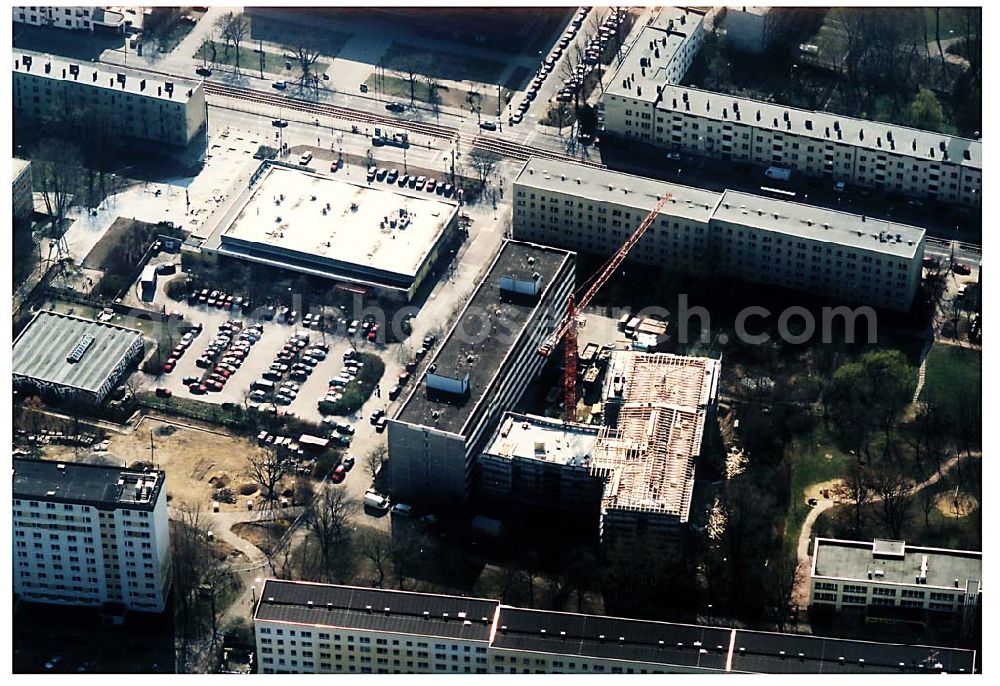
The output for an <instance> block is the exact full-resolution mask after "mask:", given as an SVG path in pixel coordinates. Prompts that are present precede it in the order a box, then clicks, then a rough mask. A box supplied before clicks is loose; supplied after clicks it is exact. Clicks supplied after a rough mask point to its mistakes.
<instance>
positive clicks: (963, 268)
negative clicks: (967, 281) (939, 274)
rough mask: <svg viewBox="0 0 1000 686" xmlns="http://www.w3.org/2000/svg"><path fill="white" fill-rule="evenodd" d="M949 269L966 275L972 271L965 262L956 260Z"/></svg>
mask: <svg viewBox="0 0 1000 686" xmlns="http://www.w3.org/2000/svg"><path fill="white" fill-rule="evenodd" d="M951 270H952V271H953V272H955V273H956V274H962V275H963V276H968V275H969V274H971V273H972V267H970V266H969V265H967V264H962V263H961V262H956V263H955V264H954V265H952V268H951Z"/></svg>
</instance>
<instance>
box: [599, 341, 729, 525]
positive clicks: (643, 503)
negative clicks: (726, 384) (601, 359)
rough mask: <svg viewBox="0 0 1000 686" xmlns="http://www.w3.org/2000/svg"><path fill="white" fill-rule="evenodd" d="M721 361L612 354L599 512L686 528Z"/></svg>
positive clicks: (606, 392) (602, 442)
mask: <svg viewBox="0 0 1000 686" xmlns="http://www.w3.org/2000/svg"><path fill="white" fill-rule="evenodd" d="M719 369H720V364H719V361H718V360H713V359H709V358H701V357H683V356H679V355H666V354H655V353H641V352H635V351H616V352H615V353H613V354H612V358H611V362H610V366H609V371H608V374H607V378H606V381H605V389H604V404H605V416H606V417H608V418H609V422H608V424H607V425H605V426H603V427H602V428H601V429H600V431H599V433H598V436H597V443H596V446H595V449H594V453H593V462H592V464H591V469H592V471H593V472H594V473H595V474H600V475H602V476H605V477H606V478H607V486H606V487H605V490H604V498H603V502H602V506H603V507H602V509H603V510H604V511H605V512H609V511H611V510H619V511H632V512H650V513H658V514H664V515H672V516H674V517H676V518H677V519H678V521H679V522H681V523H683V522H686V521H687V519H688V515H689V512H690V507H691V494H692V491H693V488H694V473H695V462H696V459H697V457H698V455H699V453H700V451H701V439H702V434H703V432H704V428H705V418H706V415H707V414H708V413H709V411H710V410H712V409H713V407H714V402H715V396H716V392H717V388H718V377H719Z"/></svg>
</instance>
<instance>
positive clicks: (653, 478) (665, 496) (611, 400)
mask: <svg viewBox="0 0 1000 686" xmlns="http://www.w3.org/2000/svg"><path fill="white" fill-rule="evenodd" d="M720 368H721V365H720V363H719V361H718V360H713V359H709V358H704V357H684V356H680V355H668V354H657V353H644V352H639V351H634V350H616V351H613V352H612V353H611V357H610V360H609V364H608V371H607V374H606V377H605V382H604V387H603V391H602V397H603V408H604V409H603V412H604V420H603V423H602V425H600V426H597V427H595V426H588V425H582V424H575V423H566V422H561V421H559V420H553V419H548V418H544V417H534V416H531V415H521V414H515V413H507V414H506V415H505V417H504V419H503V420H502V421H501V423H500V428H499V429H498V431H497V433H496V435H495V436H494V437H493V438H492V440H491V441H490V442H489V444H488V445H487V446H486V447H485V449H484V451H483V454H482V455H481V456H480V457H479V465H480V470H479V477H480V479H479V488H478V494H479V496H480V497H481V499H482V505H483V506H484V507H487V508H491V509H494V510H497V509H498V508H499V509H503V510H506V511H508V512H511V513H515V512H517V513H519V512H525V511H535V512H538V511H545V512H548V513H552V514H556V513H570V512H571V513H574V514H576V515H577V516H580V517H582V518H583V520H581V521H587V520H588V517H587V515H588V514H589V515H592V516H593V518H594V520H597V525H598V527H599V531H600V535H601V538H602V540H604V541H606V542H607V541H612V540H623V539H625V540H627V539H629V538H631V537H632V536H636V535H642V536H655V537H657V538H658V540H661V541H663V540H670V539H673V538H675V537H676V535H677V533H678V532H679V530H680V527H681V525H683V524H685V523H686V522H687V521H688V517H689V514H690V509H691V494H692V491H693V489H694V477H695V468H696V466H697V462H698V458H699V456H700V454H701V450H702V437H703V434H704V430H705V426H706V423H709V422H711V421H712V420H713V418H714V416H715V403H716V396H717V392H718V383H719V372H720Z"/></svg>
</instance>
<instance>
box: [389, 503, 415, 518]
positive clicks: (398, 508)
mask: <svg viewBox="0 0 1000 686" xmlns="http://www.w3.org/2000/svg"><path fill="white" fill-rule="evenodd" d="M390 512H391V513H392V514H394V515H399V516H400V517H410V516H412V515H413V508H412V507H410V506H409V505H407V504H406V503H396V504H395V505H393V506H392V509H391V510H390Z"/></svg>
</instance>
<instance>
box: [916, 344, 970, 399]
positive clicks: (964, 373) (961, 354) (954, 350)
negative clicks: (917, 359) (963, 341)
mask: <svg viewBox="0 0 1000 686" xmlns="http://www.w3.org/2000/svg"><path fill="white" fill-rule="evenodd" d="M982 386H983V355H982V352H980V351H979V350H970V349H967V348H959V347H958V346H954V345H935V346H934V347H933V348H931V351H930V353H929V354H928V355H927V376H926V380H925V382H924V389H923V391H921V393H920V399H921V400H929V399H931V398H933V399H935V400H936V401H937V402H939V403H940V404H941V406H942V407H943V408H944V410H945V412H947V413H948V414H950V415H952V416H954V414H955V413H956V411H957V405H958V403H959V399H960V398H961V396H962V394H963V393H966V392H968V391H970V390H971V391H973V392H974V393H976V394H979V393H980V392H981V390H982Z"/></svg>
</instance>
